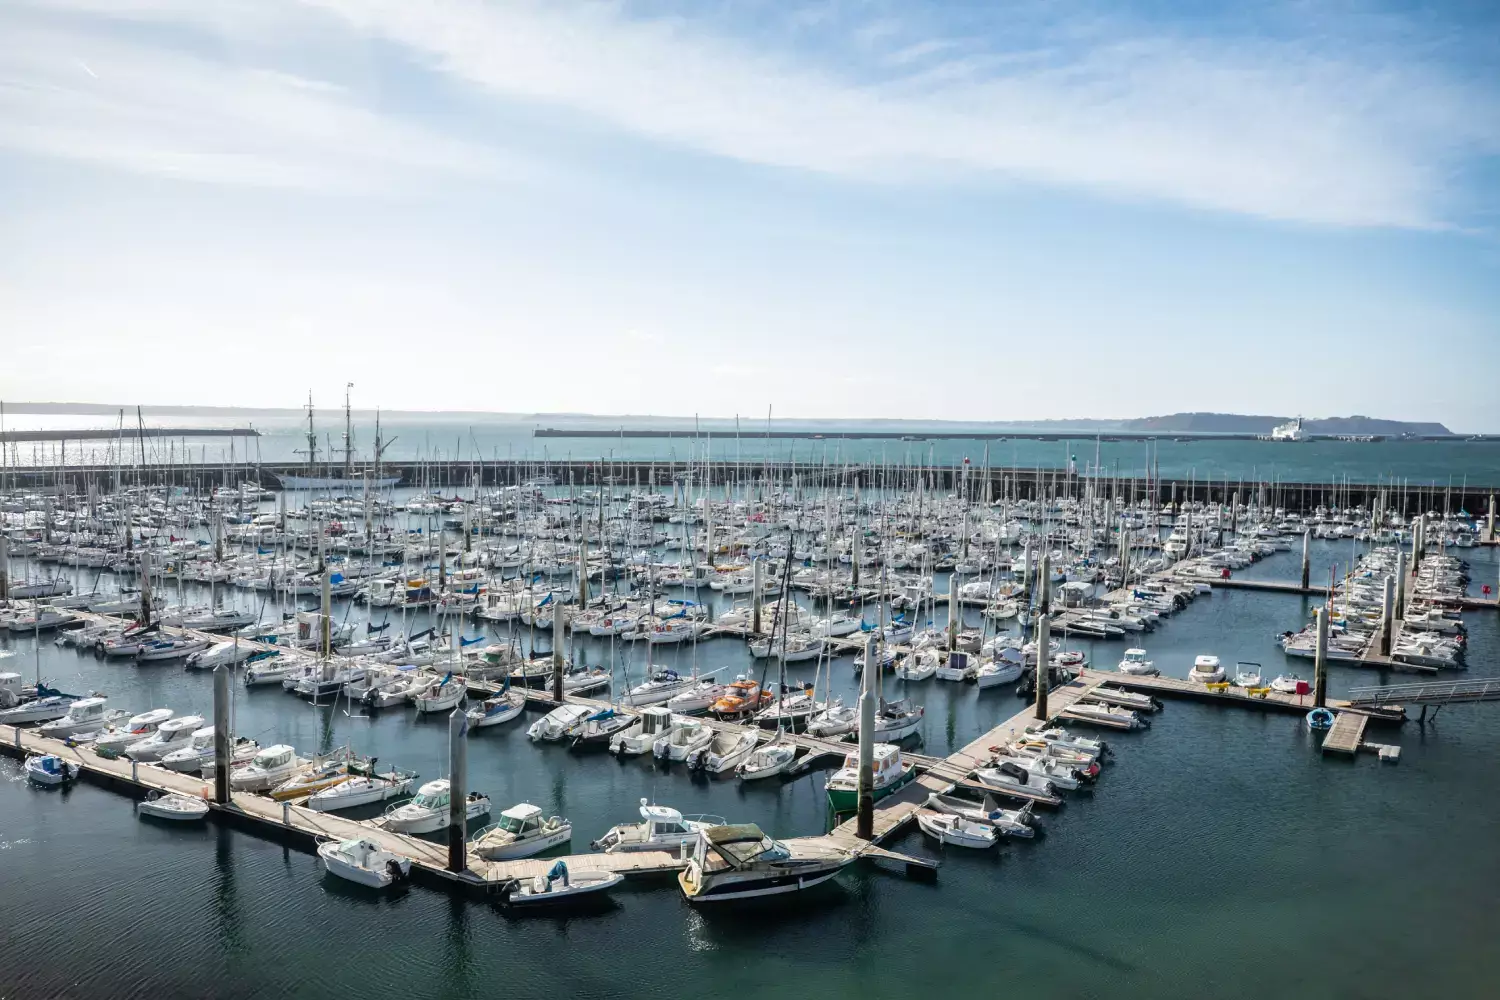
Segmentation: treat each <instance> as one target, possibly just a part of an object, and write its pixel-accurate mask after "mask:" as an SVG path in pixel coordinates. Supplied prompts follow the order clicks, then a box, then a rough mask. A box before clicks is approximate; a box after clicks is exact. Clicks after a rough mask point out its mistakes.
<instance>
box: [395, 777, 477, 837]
mask: <svg viewBox="0 0 1500 1000" xmlns="http://www.w3.org/2000/svg"><path fill="white" fill-rule="evenodd" d="M448 799H449V785H448V779H447V778H439V779H437V780H436V781H429V782H427V784H425V785H423V786H422V787H421V788H419V789H417V794H416V795H414V796H412V799H411V801H410V802H403V803H401V804H400V805H395V806H391V807H390V808H389V809H387V810H386V811H385V827H386V829H388V830H395V831H396V832H397V833H434V832H436V831H438V830H441V829H443V827H445V826H447V825H448ZM489 812H490V800H489V799H488V798H487V797H485V796H483V795H481V794H480V793H478V792H470V793H469V798H468V802H467V805H466V806H465V808H464V814H465V816H466V817H467V818H468V819H471V820H474V819H478V818H479V817H480V816H487V815H489Z"/></svg>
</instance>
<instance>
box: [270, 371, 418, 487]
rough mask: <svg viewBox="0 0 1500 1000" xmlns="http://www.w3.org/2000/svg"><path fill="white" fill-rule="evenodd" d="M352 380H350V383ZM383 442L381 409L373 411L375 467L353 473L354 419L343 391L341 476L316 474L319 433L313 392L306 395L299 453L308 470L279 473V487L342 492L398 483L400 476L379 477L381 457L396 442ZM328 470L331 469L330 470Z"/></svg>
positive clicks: (346, 394)
mask: <svg viewBox="0 0 1500 1000" xmlns="http://www.w3.org/2000/svg"><path fill="white" fill-rule="evenodd" d="M352 385H353V383H352V382H351V383H350V386H352ZM395 440H396V439H395V438H391V440H390V441H382V440H381V439H380V411H379V410H377V411H375V463H374V468H373V469H372V470H371V471H370V472H369V473H368V474H362V475H356V474H355V472H354V421H353V413H352V411H351V410H350V408H349V393H348V392H347V391H345V393H344V447H343V448H342V449H340V450H341V451H342V452H343V454H344V468H343V475H341V476H335V475H325V476H319V475H316V474H315V473H316V472H317V469H318V432H317V431H316V430H315V429H314V428H313V399H312V393H311V392H309V393H308V394H307V450H306V451H305V452H302V451H299V452H298V453H299V454H305V455H306V456H307V471H308V474H307V475H305V476H292V475H278V476H277V477H276V478H277V479H279V480H280V481H281V488H282V489H284V490H331V491H342V492H345V493H355V492H362V491H364V490H366V489H374V490H382V489H387V488H389V487H392V486H396V485H399V484H400V482H401V477H400V476H382V475H381V474H380V459H381V456H382V455H384V454H385V449H387V448H389V447H390V446H391V444H392V443H393V442H394V441H395ZM328 451H329V453H330V455H329V457H330V459H331V458H332V455H333V454H334V453H335V451H334V448H333V443H332V442H331V441H330V442H329V447H328ZM330 471H331V470H330Z"/></svg>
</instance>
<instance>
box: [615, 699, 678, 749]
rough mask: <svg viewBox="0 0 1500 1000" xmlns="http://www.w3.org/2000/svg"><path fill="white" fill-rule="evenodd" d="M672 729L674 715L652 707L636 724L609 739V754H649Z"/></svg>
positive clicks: (637, 717)
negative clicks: (657, 742)
mask: <svg viewBox="0 0 1500 1000" xmlns="http://www.w3.org/2000/svg"><path fill="white" fill-rule="evenodd" d="M671 727H672V713H671V712H669V711H668V710H667V709H665V708H663V707H661V706H660V705H652V706H651V707H650V708H648V709H646V710H645V711H644V712H642V713H641V714H640V715H638V716H636V720H635V723H634V724H633V725H631V726H628V727H626V728H625V729H622V730H620V731H619V732H617V733H615V734H614V735H613V736H611V737H610V738H609V752H610V753H613V754H619V755H621V756H634V755H636V754H643V753H648V752H650V750H651V747H652V745H653V744H655V743H656V741H657V740H658V739H660V738H661V736H662V734H664V733H665V732H666V731H667V730H668V729H670V728H671Z"/></svg>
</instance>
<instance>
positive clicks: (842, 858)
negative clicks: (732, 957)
mask: <svg viewBox="0 0 1500 1000" xmlns="http://www.w3.org/2000/svg"><path fill="white" fill-rule="evenodd" d="M854 857H855V855H854V853H853V852H851V851H848V850H845V849H843V848H841V847H834V846H832V845H824V844H822V843H819V842H817V841H800V842H796V843H795V844H794V843H790V842H783V841H779V840H775V839H773V838H771V837H768V836H767V835H766V834H764V833H762V832H761V829H760V827H758V826H756V825H755V824H754V823H737V824H734V825H729V826H710V827H705V828H703V829H700V830H699V831H698V835H697V837H696V839H695V840H694V843H693V854H692V857H691V858H690V859H689V861H688V865H687V868H686V869H685V870H684V871H682V872H681V873H680V874H679V875H678V876H677V884H678V885H679V886H681V888H682V894H683V895H684V896H685V897H687V900H688V901H689V902H691V903H709V902H718V901H722V900H732V899H749V898H752V897H756V896H773V895H780V894H783V893H788V892H797V891H800V890H803V889H811V888H812V887H813V886H816V885H821V884H822V883H824V882H827V881H828V880H829V879H831V878H833V877H834V876H835V875H837V874H838V873H839V872H840V871H841V870H842V869H843V868H844V866H846V865H848V864H849V863H850V862H851V861H853V860H854Z"/></svg>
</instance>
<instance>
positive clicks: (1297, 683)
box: [1271, 674, 1308, 694]
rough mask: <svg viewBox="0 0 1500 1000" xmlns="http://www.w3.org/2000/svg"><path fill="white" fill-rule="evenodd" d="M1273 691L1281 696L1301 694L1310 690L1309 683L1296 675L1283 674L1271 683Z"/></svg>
mask: <svg viewBox="0 0 1500 1000" xmlns="http://www.w3.org/2000/svg"><path fill="white" fill-rule="evenodd" d="M1271 690H1272V691H1278V692H1280V693H1281V694H1300V693H1302V692H1303V691H1306V690H1308V686H1307V681H1305V680H1303V679H1302V678H1301V677H1298V676H1297V675H1296V674H1281V675H1279V676H1277V678H1276V679H1275V680H1273V681H1272V682H1271Z"/></svg>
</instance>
